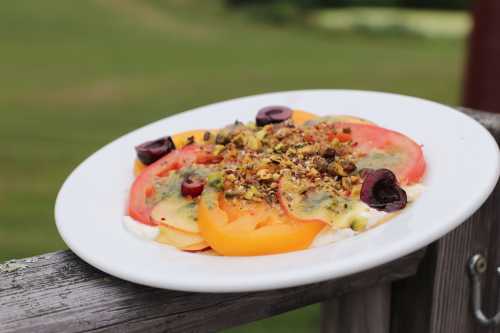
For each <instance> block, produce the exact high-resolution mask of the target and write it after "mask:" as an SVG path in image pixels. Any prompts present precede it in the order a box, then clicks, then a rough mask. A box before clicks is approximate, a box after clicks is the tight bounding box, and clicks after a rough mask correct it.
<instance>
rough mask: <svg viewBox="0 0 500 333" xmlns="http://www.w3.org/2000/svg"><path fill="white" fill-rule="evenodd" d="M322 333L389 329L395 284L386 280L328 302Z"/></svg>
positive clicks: (323, 310)
mask: <svg viewBox="0 0 500 333" xmlns="http://www.w3.org/2000/svg"><path fill="white" fill-rule="evenodd" d="M321 316H322V318H323V319H322V322H321V332H322V333H347V332H348V333H389V332H390V319H391V285H390V284H383V285H380V286H375V287H371V288H367V289H364V290H360V291H357V292H354V293H351V294H347V295H344V296H341V297H339V298H338V299H333V300H330V301H327V302H324V303H323V304H322V306H321Z"/></svg>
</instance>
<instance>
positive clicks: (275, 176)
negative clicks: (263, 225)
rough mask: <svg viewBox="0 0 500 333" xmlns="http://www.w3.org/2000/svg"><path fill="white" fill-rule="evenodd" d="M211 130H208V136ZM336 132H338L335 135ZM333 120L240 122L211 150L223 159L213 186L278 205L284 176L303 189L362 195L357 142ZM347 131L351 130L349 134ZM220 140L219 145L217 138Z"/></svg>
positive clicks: (230, 194) (222, 133)
mask: <svg viewBox="0 0 500 333" xmlns="http://www.w3.org/2000/svg"><path fill="white" fill-rule="evenodd" d="M207 133H208V134H207ZM332 133H333V134H332ZM335 133H336V129H335V126H334V125H333V124H332V123H328V122H318V123H315V124H314V125H313V126H295V125H294V124H293V122H292V121H286V122H283V123H279V124H269V125H265V126H263V127H256V126H255V124H253V123H251V124H247V125H243V124H242V123H240V122H236V123H235V124H232V125H230V126H227V127H225V128H223V129H221V130H219V131H218V134H217V135H216V136H215V140H213V139H212V141H211V142H212V144H210V143H209V142H208V141H210V139H211V134H210V132H206V133H205V135H204V141H206V145H207V146H211V148H210V149H211V152H212V154H214V155H216V156H218V157H219V158H220V159H221V161H220V162H218V163H217V164H216V165H213V167H214V170H216V171H214V172H215V173H214V174H213V175H211V176H210V177H211V179H210V180H208V184H209V185H211V184H213V185H211V186H212V187H214V188H217V189H221V190H224V193H225V196H226V197H228V198H239V199H244V200H248V201H256V202H258V201H266V202H268V203H269V204H273V205H274V204H278V199H277V192H278V190H279V187H280V185H279V183H280V180H281V178H282V177H284V176H286V177H291V180H292V181H293V182H294V183H295V184H297V188H299V189H300V192H301V193H303V194H304V195H306V194H307V193H309V192H310V191H318V190H321V191H326V192H328V193H331V194H333V195H335V196H342V195H344V196H349V195H358V196H359V187H360V183H361V180H360V177H359V175H357V173H354V171H355V170H356V164H355V163H356V160H357V159H358V158H359V157H358V156H356V155H355V154H354V153H353V145H354V144H353V143H352V142H340V141H339V140H338V139H337V138H336V137H335ZM344 133H346V132H344ZM214 141H215V145H213V142H214Z"/></svg>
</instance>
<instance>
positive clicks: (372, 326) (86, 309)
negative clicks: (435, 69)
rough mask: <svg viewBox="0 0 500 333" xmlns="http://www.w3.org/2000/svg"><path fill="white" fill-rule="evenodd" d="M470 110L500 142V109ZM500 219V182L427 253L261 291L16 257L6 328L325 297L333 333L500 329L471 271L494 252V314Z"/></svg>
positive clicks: (55, 257) (173, 319) (152, 324)
mask: <svg viewBox="0 0 500 333" xmlns="http://www.w3.org/2000/svg"><path fill="white" fill-rule="evenodd" d="M462 111H464V112H465V113H467V114H469V115H471V116H472V117H474V118H476V119H477V120H478V121H480V122H481V123H482V124H483V125H484V126H486V127H487V128H488V129H489V130H490V131H491V132H492V134H493V135H494V136H495V138H496V139H497V142H499V141H500V115H496V114H488V113H484V112H478V111H471V110H462ZM464 154H466V152H464ZM499 217H500V186H498V185H497V187H496V189H495V191H494V193H493V194H492V196H491V197H490V198H489V199H488V200H487V202H486V203H485V204H484V205H483V206H482V207H481V209H480V210H479V211H478V212H476V213H475V214H474V216H472V217H471V218H470V219H469V220H468V221H467V222H465V223H464V224H463V225H461V226H460V227H459V228H458V229H456V230H454V231H453V232H451V233H449V234H448V235H446V236H445V237H443V238H442V239H440V240H439V241H437V242H435V243H433V244H431V245H430V246H428V247H427V249H421V250H420V251H417V252H415V253H413V254H410V255H408V256H405V257H402V258H400V259H398V260H396V261H393V262H391V263H388V264H385V265H382V266H379V267H376V268H373V269H370V270H368V271H365V272H361V273H357V274H354V275H351V276H347V277H343V278H339V279H336V280H330V281H325V282H321V283H315V284H311V285H305V286H300V287H294V288H288V289H282V290H274V291H265V292H254V293H230V294H204V293H187V292H179V291H171V290H161V289H155V288H149V287H144V286H140V285H136V284H133V283H130V282H126V281H123V280H120V279H117V278H114V277H112V276H109V275H107V274H105V273H102V272H100V271H99V270H97V269H95V268H93V267H91V266H89V265H88V264H86V263H85V262H83V261H82V260H80V259H79V258H78V257H76V256H75V255H74V254H73V253H72V252H70V251H62V252H56V253H49V254H45V255H41V256H37V257H33V258H27V259H20V260H13V261H10V262H7V263H4V264H2V265H0V332H89V331H92V332H107V331H111V332H193V331H195V332H206V331H216V330H220V329H224V328H228V327H232V326H236V325H239V324H243V323H247V322H251V321H255V320H258V319H262V318H267V317H271V316H274V315H277V314H280V313H283V312H286V311H289V310H292V309H297V308H300V307H303V306H306V305H309V304H313V303H318V302H323V306H322V323H321V330H322V331H323V332H336V333H358V332H359V333H361V332H363V333H368V332H369V333H388V332H393V333H400V332H404V333H413V332H415V333H425V332H429V333H447V332H453V333H460V332H464V333H465V332H477V333H485V332H490V333H491V332H500V330H499V329H495V328H484V327H480V326H479V325H478V323H477V321H476V320H475V319H474V317H473V316H472V312H471V310H470V306H469V298H470V295H469V284H470V282H469V278H468V276H467V272H466V264H467V261H468V259H469V257H470V256H471V255H472V254H474V253H481V254H483V255H485V256H486V258H487V259H488V263H489V265H490V268H491V269H489V272H488V274H487V278H486V280H485V286H486V287H485V292H484V295H485V304H484V305H483V307H484V308H485V311H486V312H487V313H490V314H494V312H495V311H496V305H497V302H498V299H497V296H496V295H497V294H496V290H497V289H498V288H497V286H498V280H497V276H496V269H495V268H496V265H498V264H499V263H500V245H499V244H498V240H500V227H499V226H498V223H497V222H498V220H499ZM290 331H291V332H293V328H290Z"/></svg>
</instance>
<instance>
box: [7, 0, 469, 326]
mask: <svg viewBox="0 0 500 333" xmlns="http://www.w3.org/2000/svg"><path fill="white" fill-rule="evenodd" d="M463 48H464V40H463V38H448V39H429V38H421V37H418V36H407V35H400V36H398V35H397V34H380V33H376V34H370V33H360V32H349V31H343V32H331V31H325V30H321V29H315V28H311V27H306V26H300V25H293V24H292V25H285V26H279V27H277V26H272V25H266V24H263V23H258V22H256V21H252V20H250V19H248V17H246V16H245V15H244V14H241V13H231V12H229V11H227V10H225V9H224V8H222V6H220V5H218V2H216V1H211V2H209V1H205V2H201V1H200V2H198V1H192V0H188V1H180V0H168V1H167V0H165V1H160V0H143V1H136V0H89V1H68V0H44V1H37V0H16V1H5V2H3V3H2V5H1V10H0V170H1V172H0V261H3V260H6V259H10V258H19V257H26V256H32V255H35V254H40V253H43V252H48V251H55V250H60V249H63V248H65V245H64V243H63V242H62V241H61V239H60V238H59V236H58V234H57V231H56V228H55V225H54V219H53V206H54V201H55V197H56V194H57V190H58V188H59V187H60V186H61V184H62V182H63V181H64V179H65V178H66V176H67V175H68V174H69V173H70V171H71V170H72V169H73V168H75V167H76V165H77V164H78V163H79V162H81V161H82V160H83V159H84V158H85V157H86V156H88V155H89V154H91V153H92V152H94V151H95V150H97V149H98V148H99V147H101V146H102V145H104V144H106V143H107V142H109V141H111V140H113V139H114V138H116V137H118V136H120V135H122V134H125V133H127V132H128V131H130V130H132V129H134V128H137V127H140V126H142V125H145V124H147V123H149V122H151V121H154V120H157V119H160V118H163V117H166V116H168V115H171V114H174V113H177V112H181V111H183V110H186V109H190V108H193V107H196V106H200V105H203V104H207V103H211V102H215V101H219V100H223V99H228V98H233V97H238V96H243V95H251V94H258V93H263V92H269V91H278V90H289V89H306V88H355V89H370V90H381V91H390V92H396V93H403V94H409V95H416V96H420V97H424V98H428V99H432V100H436V101H440V102H443V103H448V104H457V103H459V90H460V85H461V71H462V65H463ZM332 111H341V110H332ZM200 126H201V124H200ZM172 131H175V128H172ZM103 186H106V185H105V184H103ZM75 214H78V212H75ZM318 318H319V314H318V307H317V306H312V307H308V308H305V309H304V310H300V311H298V312H291V313H288V314H286V315H284V317H276V318H273V319H270V320H268V321H263V322H258V323H255V324H252V325H250V326H244V327H242V328H240V329H238V330H237V331H238V332H243V331H248V332H253V331H266V330H273V331H275V332H281V331H283V332H285V331H287V332H288V331H289V329H290V327H293V328H294V331H297V332H307V331H310V330H313V329H316V328H317V321H318ZM283 323H286V324H283ZM280 329H281V330H280Z"/></svg>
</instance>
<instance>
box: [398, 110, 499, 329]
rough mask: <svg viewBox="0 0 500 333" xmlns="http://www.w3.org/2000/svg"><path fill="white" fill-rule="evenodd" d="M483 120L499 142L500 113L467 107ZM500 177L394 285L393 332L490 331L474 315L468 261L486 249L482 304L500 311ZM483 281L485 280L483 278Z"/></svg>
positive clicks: (491, 310) (489, 309)
mask: <svg viewBox="0 0 500 333" xmlns="http://www.w3.org/2000/svg"><path fill="white" fill-rule="evenodd" d="M462 111H464V112H465V113H466V114H468V115H470V116H472V117H473V118H475V119H476V120H478V121H479V122H481V123H482V124H483V125H484V126H485V127H486V128H487V129H488V130H489V131H490V132H491V133H492V134H493V136H494V137H495V139H496V140H497V142H500V114H493V113H486V112H478V111H473V110H469V109H462ZM499 203H500V183H498V184H497V186H496V188H495V190H494V192H493V193H492V195H491V196H490V197H489V198H488V200H487V201H486V202H485V203H484V204H483V206H482V207H481V208H480V209H479V210H478V211H477V212H476V213H475V214H474V215H473V216H472V217H471V218H470V219H469V220H467V221H466V222H465V223H464V224H462V225H461V226H460V227H458V228H457V229H456V230H454V231H452V232H451V233H449V234H447V235H446V236H445V237H443V238H441V239H440V240H439V241H438V242H436V243H434V244H433V245H432V246H429V247H428V250H427V254H426V256H425V258H424V260H423V261H422V263H421V265H420V267H419V270H418V272H417V274H416V275H415V276H413V277H411V278H408V279H405V280H402V281H398V282H396V283H394V285H393V290H392V293H393V303H392V308H393V310H392V316H391V317H392V322H391V331H392V332H394V333H399V332H405V333H421V332H428V333H440V332H455V333H491V332H497V333H499V332H500V327H499V328H496V329H490V328H485V327H481V326H479V324H478V323H477V321H476V320H475V319H474V318H473V316H472V311H471V305H470V280H469V276H468V274H467V271H466V264H467V261H468V260H469V258H470V256H472V255H473V254H475V253H481V254H483V255H485V256H486V257H487V259H488V265H489V270H488V274H487V276H486V277H484V281H485V282H486V284H485V287H484V288H483V295H484V300H485V303H484V304H483V308H484V310H485V312H486V313H487V314H489V315H493V314H494V313H495V312H496V307H497V303H498V296H497V295H498V276H497V274H496V270H495V268H496V267H497V266H498V265H499V264H500V246H499V245H498V240H499V239H500V226H499V225H498V222H499V221H500V204H499ZM483 286H484V284H483Z"/></svg>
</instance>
